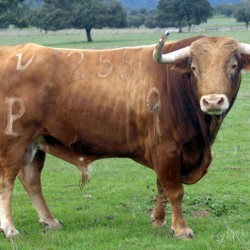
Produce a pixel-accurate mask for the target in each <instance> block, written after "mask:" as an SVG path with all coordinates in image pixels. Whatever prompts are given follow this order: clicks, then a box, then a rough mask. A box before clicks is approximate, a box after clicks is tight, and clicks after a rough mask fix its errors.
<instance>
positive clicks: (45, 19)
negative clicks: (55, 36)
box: [31, 0, 126, 42]
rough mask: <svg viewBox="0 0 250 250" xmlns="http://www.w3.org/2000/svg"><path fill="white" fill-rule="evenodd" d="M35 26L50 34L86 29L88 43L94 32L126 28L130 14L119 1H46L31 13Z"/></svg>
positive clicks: (32, 22)
mask: <svg viewBox="0 0 250 250" xmlns="http://www.w3.org/2000/svg"><path fill="white" fill-rule="evenodd" d="M31 24H32V25H33V26H35V27H38V28H40V29H43V30H45V31H48V30H60V29H65V28H76V29H85V31H86V35H87V40H88V42H91V41H93V40H92V37H91V30H92V29H93V28H104V27H111V28H122V27H125V26H126V12H125V10H124V9H123V7H122V5H121V4H120V3H119V2H118V1H117V0H71V1H67V0H44V3H43V4H42V5H41V6H40V7H38V8H36V9H34V10H33V11H31Z"/></svg>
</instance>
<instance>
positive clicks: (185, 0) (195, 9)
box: [157, 0, 213, 32]
mask: <svg viewBox="0 0 250 250" xmlns="http://www.w3.org/2000/svg"><path fill="white" fill-rule="evenodd" d="M157 12H158V13H157V21H158V22H159V26H160V27H166V26H173V27H177V28H179V32H182V27H183V26H186V25H187V26H189V29H190V27H191V25H193V24H196V25H197V24H200V23H202V22H206V21H207V19H208V18H210V17H212V16H213V8H212V7H211V5H210V3H209V2H208V1H207V0H193V1H189V0H160V1H159V4H158V6H157Z"/></svg>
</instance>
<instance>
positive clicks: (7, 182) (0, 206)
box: [0, 163, 19, 238]
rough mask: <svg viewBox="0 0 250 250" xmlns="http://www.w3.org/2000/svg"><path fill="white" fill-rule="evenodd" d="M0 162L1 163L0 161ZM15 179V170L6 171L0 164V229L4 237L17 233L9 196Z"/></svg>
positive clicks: (13, 235) (10, 196)
mask: <svg viewBox="0 0 250 250" xmlns="http://www.w3.org/2000/svg"><path fill="white" fill-rule="evenodd" d="M0 164H1V163H0ZM14 181H15V172H13V173H11V172H10V173H8V174H7V173H6V171H3V166H2V164H1V165H0V222H1V225H0V231H2V232H4V233H5V235H6V237H7V238H9V237H15V236H17V235H18V234H19V232H18V231H17V230H16V228H15V226H14V222H13V219H12V212H11V198H12V191H13V187H14Z"/></svg>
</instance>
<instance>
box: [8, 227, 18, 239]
mask: <svg viewBox="0 0 250 250" xmlns="http://www.w3.org/2000/svg"><path fill="white" fill-rule="evenodd" d="M5 235H6V238H15V237H17V236H19V235H20V233H19V231H18V230H16V229H11V230H7V232H6V233H5Z"/></svg>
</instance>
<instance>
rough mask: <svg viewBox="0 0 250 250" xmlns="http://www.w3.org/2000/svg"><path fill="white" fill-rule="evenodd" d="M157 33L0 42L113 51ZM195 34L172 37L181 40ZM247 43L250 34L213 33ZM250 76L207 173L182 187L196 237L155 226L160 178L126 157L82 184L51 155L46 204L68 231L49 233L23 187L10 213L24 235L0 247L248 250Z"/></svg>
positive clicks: (96, 167) (106, 163)
mask: <svg viewBox="0 0 250 250" xmlns="http://www.w3.org/2000/svg"><path fill="white" fill-rule="evenodd" d="M159 35H160V34H159V31H154V32H151V31H145V32H141V31H133V30H127V31H126V30H124V31H118V30H116V31H110V30H103V31H102V32H101V31H97V32H96V33H93V38H94V40H95V41H96V42H94V43H91V44H88V43H85V42H83V39H84V38H85V37H84V33H83V34H75V35H64V34H58V35H48V36H14V37H13V36H12V37H1V38H0V44H1V45H4V44H17V43H23V42H35V43H39V44H44V45H48V46H51V47H72V48H110V47H120V46H131V45H141V44H152V43H156V41H157V40H158V38H159ZM193 35H197V33H183V34H178V33H173V34H171V39H172V40H176V39H182V38H185V37H188V36H193ZM205 35H228V36H231V37H234V38H237V39H238V40H239V41H241V42H248V43H249V42H250V32H223V33H222V32H210V33H206V34H205ZM249 153H250V74H249V73H248V74H247V73H246V74H244V75H243V82H242V87H241V89H240V92H239V95H238V99H237V101H236V103H235V105H234V107H233V109H232V110H231V112H230V113H229V115H228V117H227V118H226V119H225V121H224V124H223V126H222V128H221V130H220V131H219V134H218V136H217V141H216V143H215V144H214V147H213V154H214V160H213V163H212V165H211V166H210V170H209V173H208V174H207V175H206V176H205V177H204V178H203V179H202V180H201V181H200V182H198V183H197V184H195V185H192V186H185V197H184V202H183V209H184V213H185V217H186V220H187V222H188V224H189V226H190V227H191V228H192V229H193V230H194V232H195V233H196V238H195V239H194V240H192V241H188V242H183V241H179V240H174V239H173V238H171V236H170V223H171V214H170V209H169V206H168V209H167V226H166V227H164V228H161V229H153V228H152V226H151V224H150V219H149V215H150V210H151V209H152V208H153V206H154V198H155V196H156V190H155V189H156V187H155V178H156V177H155V174H154V172H153V171H151V170H149V169H146V168H145V167H142V166H140V165H139V164H136V163H134V162H132V161H131V160H129V159H108V160H102V161H98V162H95V163H94V164H93V167H92V170H91V173H92V174H91V175H92V180H91V182H90V183H89V184H87V185H86V186H85V187H84V189H83V191H82V192H81V190H80V189H79V187H78V182H79V174H78V171H77V169H76V167H74V166H72V165H70V164H68V163H66V162H63V161H61V160H59V159H56V158H54V157H51V156H48V157H47V160H46V167H45V169H44V172H43V188H44V195H45V197H46V200H47V202H48V204H49V206H50V208H51V210H52V211H53V213H54V215H55V217H56V218H57V219H59V220H60V221H61V222H62V223H63V224H64V227H63V228H62V229H60V230H48V229H46V228H43V227H41V226H40V225H39V223H38V217H37V215H36V213H35V211H34V209H33V207H32V205H31V203H30V202H29V199H28V197H27V195H26V193H25V191H24V189H23V187H22V186H21V184H20V183H19V181H16V186H15V190H14V194H13V213H14V219H15V224H16V227H17V229H19V230H20V232H21V234H22V236H21V237H19V238H17V239H10V240H7V239H4V235H3V234H1V235H0V249H4V250H5V249H6V250H7V249H20V250H26V249H27V250H29V249H36V250H37V249H39V250H49V249H51V250H54V249H87V250H89V249H91V250H92V249H102V250H104V249H107V250H112V249H120V250H133V249H143V250H146V249H147V250H155V249H157V250H158V249H159V250H160V249H167V250H168V249H177V250H179V249H183V250H184V249H185V250H189V249H195V250H196V249H199V250H202V249H213V250H215V249H216V250H217V249H218V250H222V249H225V250H229V249H235V250H240V249H241V250H243V249H245V250H247V249H250V242H249V239H250V201H249V200H250V187H249V180H250V168H249V164H250V154H249Z"/></svg>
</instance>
